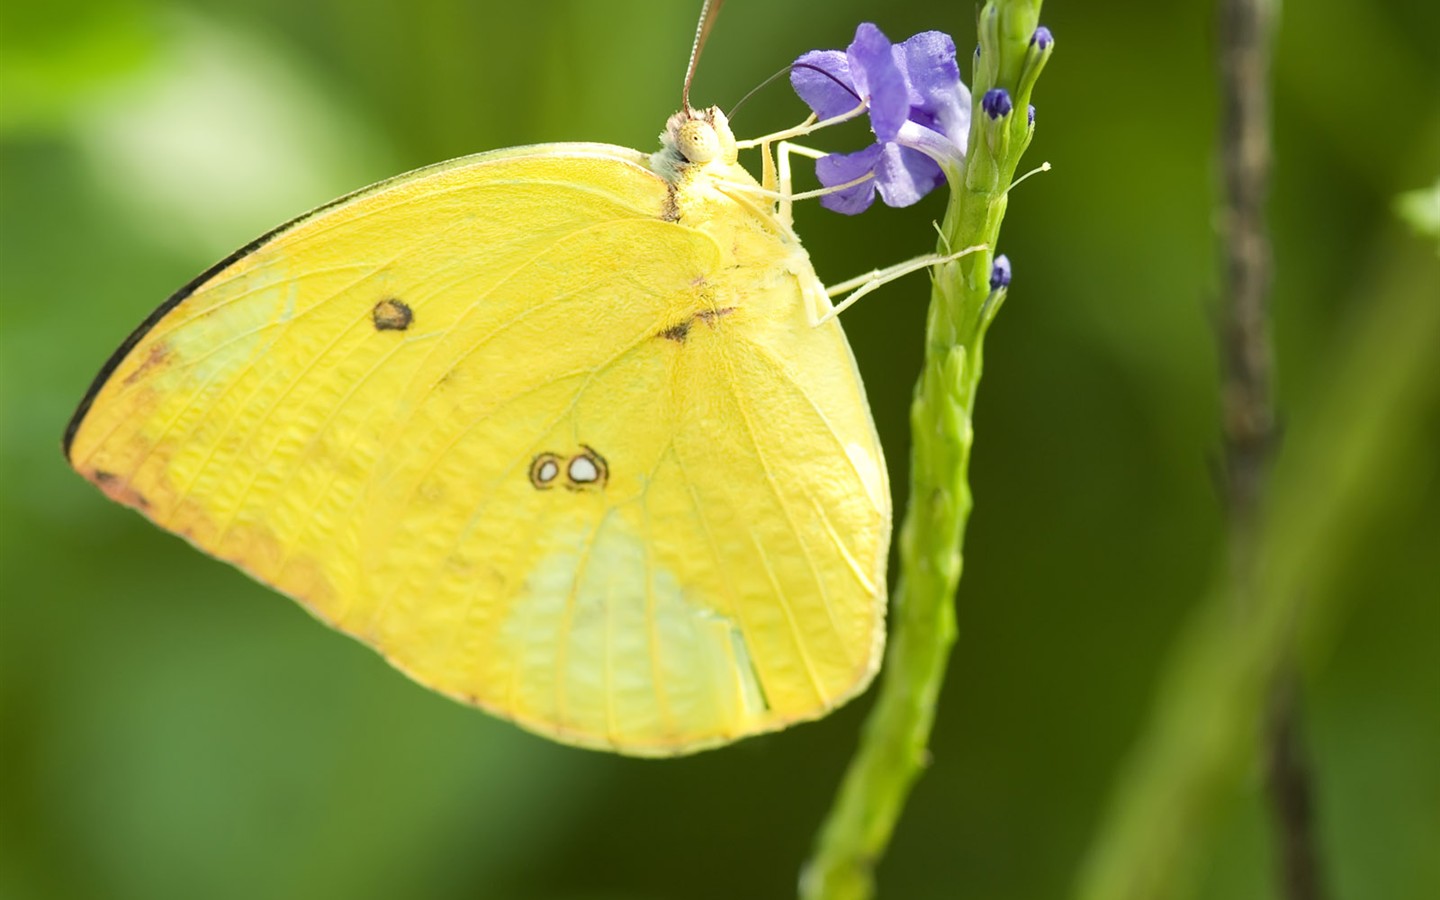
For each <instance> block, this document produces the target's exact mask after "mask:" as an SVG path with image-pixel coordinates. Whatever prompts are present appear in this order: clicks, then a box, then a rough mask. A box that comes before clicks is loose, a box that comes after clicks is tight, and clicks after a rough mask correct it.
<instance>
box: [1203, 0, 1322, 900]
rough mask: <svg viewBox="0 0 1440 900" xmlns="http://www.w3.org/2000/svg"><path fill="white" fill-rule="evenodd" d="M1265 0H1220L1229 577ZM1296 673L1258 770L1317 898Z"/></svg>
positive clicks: (1242, 532) (1245, 468)
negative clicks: (1263, 768) (1264, 757)
mask: <svg viewBox="0 0 1440 900" xmlns="http://www.w3.org/2000/svg"><path fill="white" fill-rule="evenodd" d="M1273 14H1274V9H1273V7H1272V3H1271V0H1220V78H1221V87H1222V98H1221V103H1222V105H1221V144H1220V155H1221V159H1222V162H1223V164H1224V175H1225V187H1224V191H1225V196H1224V207H1223V209H1222V216H1223V218H1222V223H1221V227H1222V232H1223V239H1224V262H1223V265H1224V277H1225V282H1224V289H1225V291H1226V298H1225V310H1224V319H1223V324H1222V333H1221V345H1222V346H1221V356H1222V360H1223V362H1222V365H1223V366H1224V374H1223V386H1222V395H1221V414H1222V416H1223V423H1222V427H1223V429H1224V438H1225V464H1226V466H1225V468H1226V481H1225V491H1226V501H1227V513H1228V516H1229V530H1230V562H1231V567H1232V570H1233V572H1234V579H1233V580H1234V583H1235V584H1236V585H1237V586H1240V585H1244V584H1246V583H1248V582H1249V579H1248V578H1247V577H1246V573H1248V572H1249V571H1250V569H1251V567H1252V566H1253V565H1254V559H1253V558H1252V555H1253V554H1252V548H1253V547H1254V546H1255V537H1256V528H1257V521H1256V520H1257V518H1258V514H1259V509H1260V502H1261V499H1262V497H1263V495H1264V487H1265V478H1266V474H1267V472H1268V470H1269V464H1270V457H1271V454H1272V451H1273V449H1274V443H1275V437H1276V435H1275V404H1274V397H1273V393H1272V386H1271V383H1272V369H1273V358H1272V357H1273V351H1272V347H1271V336H1270V319H1269V309H1268V307H1269V303H1268V295H1269V290H1270V279H1271V259H1270V242H1269V237H1268V235H1267V233H1266V227H1265V201H1266V187H1267V183H1268V180H1269V174H1270V46H1271V30H1272V24H1273ZM1297 699H1298V678H1297V677H1296V674H1295V672H1294V670H1293V667H1291V666H1285V667H1284V668H1283V669H1282V672H1281V674H1280V676H1279V678H1278V679H1277V684H1276V685H1275V689H1274V695H1273V698H1272V702H1271V704H1270V707H1269V709H1268V711H1267V719H1268V721H1267V722H1266V727H1265V729H1264V731H1263V739H1264V741H1265V745H1266V746H1265V756H1266V760H1265V763H1266V764H1265V773H1266V779H1267V793H1268V796H1269V798H1270V806H1271V815H1272V818H1273V820H1274V827H1275V831H1276V843H1277V845H1278V846H1279V848H1280V854H1279V855H1280V860H1281V890H1282V892H1283V896H1284V897H1286V898H1287V900H1320V898H1321V897H1323V896H1324V893H1323V890H1322V888H1321V885H1320V874H1319V870H1320V866H1319V859H1318V856H1317V851H1316V847H1315V836H1314V828H1313V821H1312V815H1311V814H1312V810H1313V807H1314V804H1313V800H1312V789H1311V784H1310V778H1309V772H1308V770H1307V768H1306V766H1305V764H1304V754H1303V747H1302V746H1301V739H1300V714H1299V707H1298V703H1297Z"/></svg>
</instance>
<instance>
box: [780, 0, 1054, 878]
mask: <svg viewBox="0 0 1440 900" xmlns="http://www.w3.org/2000/svg"><path fill="white" fill-rule="evenodd" d="M1039 15H1040V3H1039V2H1038V0H1020V2H1008V3H1007V2H991V3H988V4H986V6H985V8H984V9H983V10H982V12H981V27H982V38H981V40H982V44H984V45H985V46H986V48H987V51H988V52H989V54H990V58H989V59H988V60H985V59H982V65H981V66H979V67H977V68H980V69H983V70H984V71H978V72H977V73H976V75H975V77H974V79H973V82H974V83H973V91H974V95H975V97H976V100H977V106H976V108H975V110H974V115H975V117H976V121H975V123H974V125H973V127H972V128H971V132H970V138H969V158H968V160H967V163H966V166H965V168H964V170H963V171H949V172H947V173H946V175H947V178H948V180H949V183H950V184H951V185H952V191H951V196H950V204H949V207H948V208H947V210H946V213H945V220H944V223H943V224H942V226H941V241H940V252H941V253H950V252H953V251H954V250H958V249H961V248H964V247H972V246H977V245H984V246H985V247H986V248H987V249H985V250H984V251H982V252H977V253H973V254H970V255H968V256H964V257H961V258H960V259H958V260H956V261H954V262H950V263H946V264H943V265H941V266H937V267H936V268H935V269H934V270H933V282H932V290H931V297H930V308H929V314H928V317H927V320H926V340H925V362H924V368H923V370H922V372H921V375H920V379H919V382H918V383H917V384H916V386H915V394H914V398H913V400H912V403H911V407H910V425H911V432H912V435H913V447H912V457H911V469H910V502H909V506H908V508H907V509H906V513H905V520H904V524H903V525H902V526H901V529H900V578H899V583H898V585H897V588H896V591H895V599H894V604H893V607H892V614H891V640H890V648H889V651H888V655H887V660H886V665H885V671H884V674H883V676H882V680H881V686H880V692H879V696H878V697H877V699H876V702H875V706H874V709H873V710H872V711H871V713H870V717H869V718H868V719H867V721H866V723H865V727H864V731H863V734H862V737H861V745H860V749H859V750H858V751H857V753H856V755H855V757H854V759H853V760H851V763H850V767H849V769H848V771H847V772H846V773H845V777H844V780H843V782H842V783H841V786H840V791H839V794H838V795H837V797H836V799H835V804H834V806H833V807H832V808H831V811H830V813H829V816H828V817H827V819H826V821H825V823H824V824H823V826H822V828H821V831H820V834H819V838H818V841H817V846H816V849H815V853H814V856H813V857H812V858H811V860H810V862H809V863H808V864H807V866H806V869H805V872H804V874H803V876H802V878H801V883H800V894H801V896H802V897H803V898H806V900H821V898H824V900H860V898H866V897H869V896H871V895H872V894H873V893H874V867H875V865H876V864H877V863H878V861H879V859H880V857H881V856H882V854H883V853H884V851H885V848H886V846H887V845H888V844H889V842H890V837H891V835H892V833H893V832H894V830H895V825H896V822H897V821H898V820H899V818H900V813H901V810H902V809H903V808H904V805H905V800H906V797H907V796H908V795H909V793H910V789H911V787H912V786H913V785H914V783H915V780H916V779H917V778H918V777H919V775H920V773H921V771H922V770H923V768H924V767H925V765H926V763H927V762H928V754H927V750H926V746H927V744H928V743H929V738H930V731H931V728H932V725H933V723H934V719H935V704H936V701H937V698H938V696H939V693H940V685H941V683H942V682H943V680H944V676H945V667H946V663H947V661H948V659H949V656H950V648H951V646H952V645H953V644H954V642H955V636H956V626H955V608H954V602H953V601H954V596H955V588H956V586H957V584H958V583H959V580H960V569H961V553H960V547H961V541H962V539H963V537H964V533H965V523H966V520H967V519H968V517H969V514H970V507H971V497H970V487H969V483H968V478H967V472H968V468H969V463H970V446H971V443H972V440H973V437H974V434H973V429H972V426H971V415H972V413H973V411H974V408H975V393H976V388H977V387H978V386H979V383H980V372H981V362H982V358H983V353H982V350H983V348H982V343H983V340H984V336H985V330H986V328H987V326H988V325H989V323H990V321H992V320H993V317H994V314H995V313H996V312H997V311H998V308H999V305H1000V303H1001V302H1002V301H1003V299H1004V292H1003V291H1001V292H999V293H992V291H991V289H990V268H991V264H992V261H993V253H994V247H995V243H996V240H997V239H998V238H999V234H1000V223H1001V220H1002V219H1003V218H1004V215H1005V207H1006V192H1007V190H1008V188H1009V186H1010V183H1011V181H1012V179H1013V178H1014V174H1015V169H1016V166H1017V164H1018V163H1019V160H1020V156H1021V154H1022V153H1023V152H1024V150H1025V146H1026V145H1027V144H1028V143H1029V136H1030V129H1029V126H1028V124H1027V121H1026V118H1027V117H1026V114H1025V106H1026V104H1027V103H1028V100H1029V89H1028V86H1027V87H1026V88H1025V90H1023V91H1018V90H1016V88H1017V86H1018V85H1019V84H1020V75H1021V71H1022V66H1023V64H1024V61H1025V54H1026V49H1027V45H1028V42H1029V39H1030V35H1031V34H1032V33H1033V32H1034V30H1035V26H1036V24H1037V23H1038V21H1039ZM987 23H988V26H989V27H990V29H991V37H990V39H989V40H988V41H987V39H986V37H985V33H984V29H985V28H986V27H987ZM986 62H988V63H989V65H988V66H987V65H985V63H986ZM1033 74H1038V70H1037V71H1035V72H1033V73H1032V75H1033ZM1030 83H1031V84H1033V77H1032V78H1031V79H1030ZM996 85H1003V86H1007V87H1008V88H1009V89H1010V90H1011V92H1012V95H1013V96H1014V101H1015V108H1016V113H1015V114H1012V115H1011V116H1009V117H1008V119H1007V121H1006V122H1005V123H1004V124H1003V125H1002V126H998V127H997V128H994V129H990V130H988V131H987V129H986V128H984V127H982V124H983V123H981V122H980V121H979V116H981V115H982V113H981V112H980V109H979V107H978V99H979V98H980V97H981V96H982V95H983V94H984V92H985V90H987V89H988V88H990V87H993V86H996ZM997 130H998V131H1002V132H1003V134H1002V139H1000V140H994V141H992V140H989V139H987V138H990V137H993V136H994V135H995V132H996V131H997ZM997 151H998V152H997Z"/></svg>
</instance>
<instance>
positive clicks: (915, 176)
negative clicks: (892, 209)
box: [875, 144, 945, 206]
mask: <svg viewBox="0 0 1440 900" xmlns="http://www.w3.org/2000/svg"><path fill="white" fill-rule="evenodd" d="M884 147H885V149H884V151H883V152H882V153H881V154H880V159H879V161H878V162H877V163H876V164H875V188H876V189H877V190H878V191H880V199H881V200H884V201H885V205H886V206H910V205H912V204H915V203H918V202H919V201H920V198H921V197H924V196H925V195H926V194H928V193H930V192H931V191H932V190H934V189H935V186H936V185H937V184H939V183H940V182H941V181H943V180H944V179H945V175H944V173H942V172H941V171H940V165H939V164H938V163H936V162H935V160H933V159H931V158H930V157H928V156H926V155H925V154H923V153H921V152H919V151H918V150H911V149H910V148H909V147H901V146H899V145H898V144H886V145H884Z"/></svg>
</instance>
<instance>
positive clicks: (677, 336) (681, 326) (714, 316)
mask: <svg viewBox="0 0 1440 900" xmlns="http://www.w3.org/2000/svg"><path fill="white" fill-rule="evenodd" d="M734 311H735V307H733V306H727V307H725V308H723V309H703V310H701V311H700V312H697V313H696V314H695V315H693V316H691V317H690V318H688V319H686V320H685V321H683V322H678V323H676V324H674V325H671V326H670V327H669V328H666V329H664V330H663V331H661V332H659V333H657V334H656V337H662V338H665V339H666V340H667V341H674V342H675V343H677V344H683V343H685V339H686V338H687V337H689V336H690V329H691V328H692V327H693V326H694V325H695V323H696V322H704V323H705V324H706V325H709V326H710V327H711V328H714V327H715V323H716V321H718V320H719V319H720V318H721V317H722V316H728V315H730V314H731V313H732V312H734Z"/></svg>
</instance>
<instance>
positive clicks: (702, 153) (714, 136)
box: [657, 106, 739, 173]
mask: <svg viewBox="0 0 1440 900" xmlns="http://www.w3.org/2000/svg"><path fill="white" fill-rule="evenodd" d="M660 142H661V144H662V145H663V147H664V149H663V150H661V151H660V153H659V154H658V156H659V157H660V159H658V160H657V162H660V163H662V164H663V168H664V169H666V170H669V171H672V172H677V173H678V172H680V171H684V170H687V169H691V168H692V167H695V168H701V169H703V168H708V167H711V166H714V167H716V168H729V167H730V166H733V165H735V162H736V160H737V159H738V158H739V152H738V150H737V149H736V147H735V134H734V132H732V131H731V130H730V122H729V120H728V119H726V118H725V113H723V112H721V111H720V108H719V107H718V106H712V107H710V108H708V109H686V110H681V111H680V112H677V113H676V114H675V115H673V116H671V117H670V121H669V122H667V123H665V133H664V134H662V135H660Z"/></svg>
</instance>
